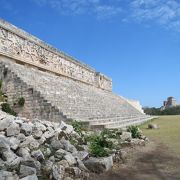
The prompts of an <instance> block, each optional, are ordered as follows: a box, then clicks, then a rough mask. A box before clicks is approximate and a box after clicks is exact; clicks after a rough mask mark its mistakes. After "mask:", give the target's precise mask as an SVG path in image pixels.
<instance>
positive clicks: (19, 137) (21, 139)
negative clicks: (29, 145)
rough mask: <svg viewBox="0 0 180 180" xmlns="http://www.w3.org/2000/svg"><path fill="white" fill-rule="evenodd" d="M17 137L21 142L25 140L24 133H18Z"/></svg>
mask: <svg viewBox="0 0 180 180" xmlns="http://www.w3.org/2000/svg"><path fill="white" fill-rule="evenodd" d="M17 139H18V140H19V141H20V142H23V141H25V140H26V137H25V135H24V134H22V133H20V134H18V136H17Z"/></svg>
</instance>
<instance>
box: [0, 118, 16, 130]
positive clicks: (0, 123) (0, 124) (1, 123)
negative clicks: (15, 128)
mask: <svg viewBox="0 0 180 180" xmlns="http://www.w3.org/2000/svg"><path fill="white" fill-rule="evenodd" d="M13 119H14V117H13V116H8V117H6V118H4V119H3V120H0V131H4V130H5V129H7V128H8V127H9V126H10V124H11V123H12V122H13Z"/></svg>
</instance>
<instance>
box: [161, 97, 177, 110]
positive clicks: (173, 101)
mask: <svg viewBox="0 0 180 180" xmlns="http://www.w3.org/2000/svg"><path fill="white" fill-rule="evenodd" d="M177 105H178V103H177V102H176V99H175V98H174V97H172V96H170V97H168V98H167V100H166V101H164V102H163V106H162V108H161V109H162V110H164V109H168V108H172V107H176V106H177Z"/></svg>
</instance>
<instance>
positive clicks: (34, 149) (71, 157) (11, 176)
mask: <svg viewBox="0 0 180 180" xmlns="http://www.w3.org/2000/svg"><path fill="white" fill-rule="evenodd" d="M86 133H87V134H88V133H90V132H86ZM120 139H121V140H122V141H123V142H124V144H131V145H144V143H145V137H143V138H142V139H132V137H131V133H130V132H123V133H122V135H121V137H120ZM72 140H75V141H77V142H78V145H79V146H78V147H77V146H76V147H75V145H73V143H72V142H71V141H72ZM82 141H83V140H82V137H81V136H80V135H79V134H78V133H77V132H75V131H74V129H73V127H72V126H71V125H68V124H65V123H64V122H63V121H62V122H61V123H54V122H49V121H40V120H38V119H35V120H33V121H29V120H27V119H26V118H21V117H14V116H12V115H9V114H6V113H5V112H2V111H1V110H0V180H6V179H8V180H19V179H20V180H37V179H38V178H42V179H45V180H46V179H47V180H48V179H54V180H61V179H66V180H71V179H89V173H90V172H93V173H102V172H104V171H108V170H110V169H111V168H112V166H113V162H119V161H120V160H123V161H124V159H125V156H126V152H124V151H123V150H122V151H121V150H119V151H115V152H114V154H112V155H110V156H109V157H102V158H96V157H91V155H90V153H89V150H88V145H87V144H86V145H84V144H83V143H82ZM112 141H114V142H113V143H114V144H117V143H118V142H119V140H118V139H112Z"/></svg>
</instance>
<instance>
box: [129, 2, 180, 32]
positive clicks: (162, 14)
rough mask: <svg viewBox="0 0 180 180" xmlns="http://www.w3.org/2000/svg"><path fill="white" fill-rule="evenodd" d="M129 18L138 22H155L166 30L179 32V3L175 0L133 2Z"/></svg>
mask: <svg viewBox="0 0 180 180" xmlns="http://www.w3.org/2000/svg"><path fill="white" fill-rule="evenodd" d="M130 7H131V12H132V14H131V17H133V18H134V19H135V20H138V21H140V22H149V21H152V22H155V23H158V24H159V25H162V26H163V27H165V28H167V29H173V30H175V31H180V30H179V27H180V2H178V1H177V0H134V1H132V2H131V4H130Z"/></svg>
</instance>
